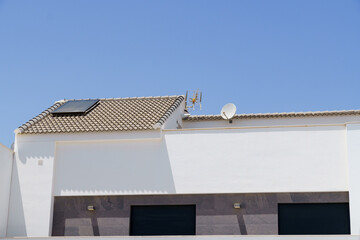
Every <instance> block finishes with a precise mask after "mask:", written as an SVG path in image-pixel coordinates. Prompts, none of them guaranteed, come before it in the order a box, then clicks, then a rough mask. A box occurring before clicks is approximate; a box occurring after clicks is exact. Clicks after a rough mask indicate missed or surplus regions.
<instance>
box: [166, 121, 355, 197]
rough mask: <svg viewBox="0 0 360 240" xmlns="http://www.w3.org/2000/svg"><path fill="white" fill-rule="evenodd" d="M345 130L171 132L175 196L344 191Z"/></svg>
mask: <svg viewBox="0 0 360 240" xmlns="http://www.w3.org/2000/svg"><path fill="white" fill-rule="evenodd" d="M345 136H346V135H345V127H344V126H331V127H329V126H327V127H295V128H290V127H289V128H265V129H264V128H263V129H237V130H226V129H225V130H198V131H170V132H166V133H165V141H166V146H167V151H168V154H169V158H170V163H171V169H172V173H173V177H174V182H175V188H176V193H234V192H312V191H315V192H318V191H319V192H321V191H347V190H348V177H347V173H348V172H347V170H348V169H347V159H346V141H345V140H346V138H345Z"/></svg>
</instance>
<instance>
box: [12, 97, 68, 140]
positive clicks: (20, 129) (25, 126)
mask: <svg viewBox="0 0 360 240" xmlns="http://www.w3.org/2000/svg"><path fill="white" fill-rule="evenodd" d="M64 102H65V101H62V102H61V101H57V102H55V103H54V104H53V105H52V106H51V107H49V108H48V109H46V110H45V111H43V112H42V113H40V114H39V115H37V116H36V117H34V118H32V119H30V120H29V121H27V122H26V123H24V124H23V125H21V126H20V127H18V128H17V129H15V130H14V133H15V134H21V133H23V132H25V130H26V129H28V128H29V127H31V126H32V125H33V124H35V123H37V122H38V121H40V120H41V119H43V118H44V117H46V116H47V115H48V114H50V113H51V112H52V111H54V110H55V109H57V108H58V107H60V106H61V105H62V104H63V103H64Z"/></svg>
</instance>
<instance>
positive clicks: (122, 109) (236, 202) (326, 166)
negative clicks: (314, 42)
mask: <svg viewBox="0 0 360 240" xmlns="http://www.w3.org/2000/svg"><path fill="white" fill-rule="evenodd" d="M81 101H82V100H79V101H76V100H74V101H61V102H56V103H55V104H54V105H53V106H51V107H50V108H49V109H47V110H45V111H44V112H43V113H41V114H39V115H38V116H37V117H35V118H34V119H32V120H30V121H29V122H27V123H26V124H24V125H22V126H21V127H19V128H18V129H16V131H15V145H14V151H13V152H14V153H12V151H10V150H9V149H4V150H1V152H0V154H2V152H4V154H5V155H6V156H4V157H2V158H0V160H1V161H4V162H6V163H7V165H6V166H7V167H6V168H4V169H1V170H0V171H1V176H3V177H5V178H7V179H9V180H7V181H2V184H3V185H4V186H0V189H1V191H3V192H9V193H8V194H7V198H6V197H5V198H4V200H0V201H2V202H4V204H2V205H1V207H2V208H1V209H0V221H2V222H6V228H5V227H2V228H1V229H0V231H2V232H1V233H2V235H3V236H7V237H18V236H29V237H47V236H129V235H279V234H353V235H357V234H359V233H360V214H359V212H360V209H359V208H360V203H359V202H360V189H359V187H358V186H359V184H358V178H359V177H358V173H357V172H358V169H360V166H358V165H359V158H360V150H358V149H359V147H358V146H359V144H360V111H357V110H354V111H331V112H305V113H275V114H238V115H235V117H234V118H233V120H232V122H231V123H230V122H229V121H227V120H223V119H222V118H221V117H220V116H219V115H206V116H204V115H200V116H192V115H190V116H189V114H187V112H186V111H185V109H186V107H185V101H184V96H169V97H145V98H119V99H100V100H99V101H93V102H91V103H85V105H86V104H90V105H89V107H88V108H87V109H85V110H84V109H80V110H79V108H77V109H75V110H74V109H72V110H71V109H70V110H69V108H68V107H69V106H70V108H71V107H72V106H71V105H76V104H78V103H80V105H81V104H84V102H81ZM91 104H92V105H91ZM77 107H79V106H77ZM65 110H66V111H65ZM71 111H73V112H71ZM74 111H75V112H74ZM76 111H77V112H76ZM0 147H1V146H0ZM0 149H1V148H0ZM0 156H3V155H0ZM11 165H12V166H11ZM10 178H11V183H10ZM10 186H11V187H10ZM3 189H4V190H3ZM9 189H10V190H9ZM8 202H10V204H8ZM8 205H9V207H6V208H5V206H8ZM3 206H4V207H3ZM3 208H4V209H3ZM302 214H303V215H302ZM306 223H308V224H306ZM340 223H341V224H340ZM0 225H1V226H5V225H3V224H0ZM324 225H326V226H328V227H327V228H326V227H325V228H324V227H323V226H324Z"/></svg>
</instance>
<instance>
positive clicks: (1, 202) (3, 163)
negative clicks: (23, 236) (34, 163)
mask: <svg viewBox="0 0 360 240" xmlns="http://www.w3.org/2000/svg"><path fill="white" fill-rule="evenodd" d="M12 155H13V152H12V150H11V149H9V148H7V147H6V146H4V145H2V144H1V143H0V238H1V237H5V235H6V227H7V218H8V213H9V197H10V182H11V168H12Z"/></svg>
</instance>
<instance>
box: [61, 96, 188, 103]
mask: <svg viewBox="0 0 360 240" xmlns="http://www.w3.org/2000/svg"><path fill="white" fill-rule="evenodd" d="M180 96H183V97H185V95H165V96H142V97H118V98H80V99H75V98H74V99H65V98H64V99H61V100H59V101H74V100H96V99H99V100H105V101H107V100H127V99H162V98H175V97H180ZM59 101H57V102H59Z"/></svg>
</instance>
